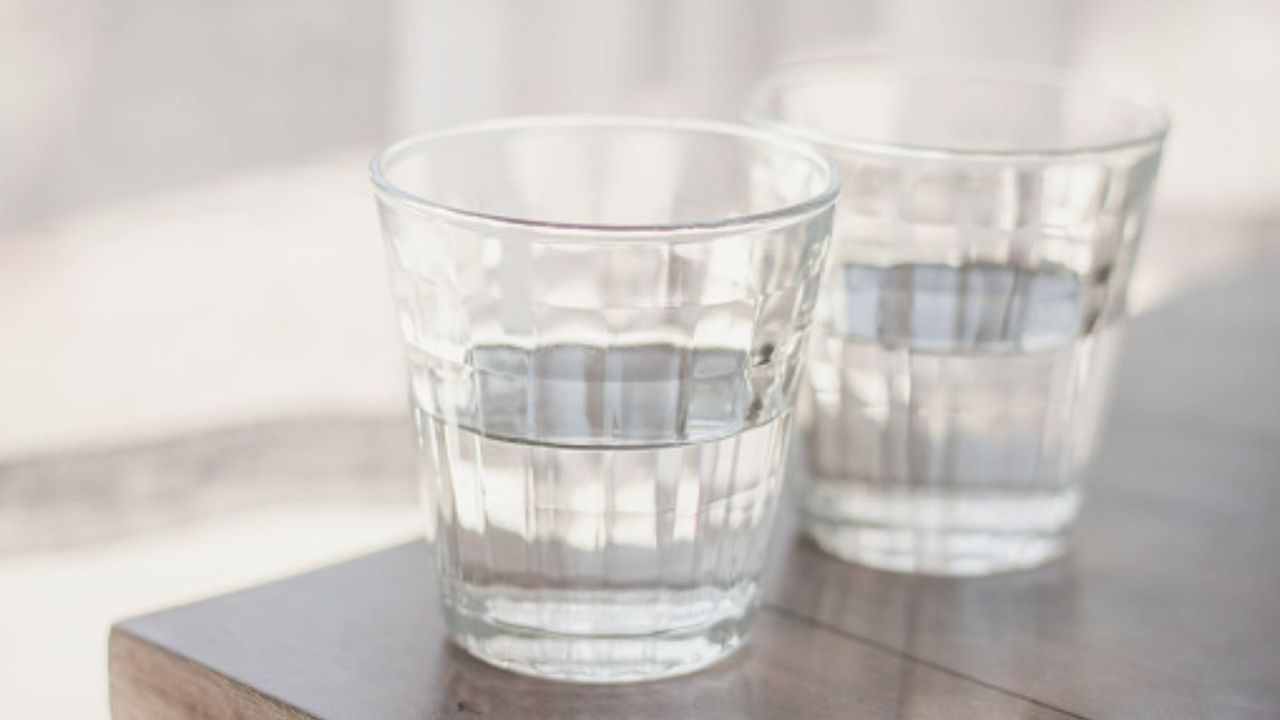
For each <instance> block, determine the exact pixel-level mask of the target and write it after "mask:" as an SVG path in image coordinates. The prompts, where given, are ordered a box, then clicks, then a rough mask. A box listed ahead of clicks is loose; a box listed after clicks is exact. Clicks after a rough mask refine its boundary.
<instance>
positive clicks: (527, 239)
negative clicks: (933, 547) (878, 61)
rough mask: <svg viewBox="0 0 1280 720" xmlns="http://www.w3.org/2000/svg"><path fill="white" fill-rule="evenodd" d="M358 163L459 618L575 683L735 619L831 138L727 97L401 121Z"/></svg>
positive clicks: (446, 598) (665, 655)
mask: <svg viewBox="0 0 1280 720" xmlns="http://www.w3.org/2000/svg"><path fill="white" fill-rule="evenodd" d="M372 175H373V181H374V183H375V185H376V191H377V197H378V203H379V208H380V213H381V220H382V228H383V234H384V237H385V240H386V246H387V252H388V255H389V259H390V267H391V273H390V274H391V280H392V285H393V290H394V294H395V297H396V300H397V305H398V309H399V317H400V326H401V329H402V331H403V335H404V340H405V345H406V348H407V353H408V359H409V365H410V372H411V381H412V402H413V410H414V413H415V418H416V425H417V431H418V439H419V446H420V449H421V459H422V486H423V490H424V497H425V500H426V506H427V514H428V516H429V518H430V522H429V523H428V524H429V529H428V535H429V538H430V539H431V540H432V541H433V542H434V545H435V558H436V564H437V571H438V576H439V581H440V582H439V584H440V593H441V596H442V600H443V607H444V612H445V615H446V621H447V624H448V628H449V632H450V634H451V636H452V638H453V639H454V641H456V642H457V643H458V644H460V645H461V646H462V647H464V648H466V649H467V650H469V651H470V652H471V653H473V654H474V655H476V656H478V657H480V658H481V659H483V660H486V661H488V662H490V663H492V664H494V665H498V666H501V667H505V668H508V669H511V670H515V671H518V672H524V673H528V674H533V675H539V676H544V677H551V678H560V679H567V680H575V681H583V682H618V681H630V680H642V679H648V678H655V677H661V676H668V675H674V674H679V673H684V672H688V671H692V670H694V669H696V668H698V667H701V666H704V665H706V664H708V663H711V662H713V661H714V660H716V659H717V658H719V657H722V656H723V655H725V654H727V653H728V652H730V651H732V650H733V649H734V648H735V647H737V646H738V645H740V644H741V643H742V642H743V640H744V638H745V636H746V633H747V629H748V626H749V624H750V620H751V615H752V611H753V608H754V606H755V604H756V601H757V595H758V588H757V576H758V573H759V571H760V566H761V563H762V560H763V558H764V547H763V546H764V545H765V544H766V541H767V540H768V537H769V533H770V527H771V525H772V519H773V516H774V509H775V505H776V499H777V496H778V489H779V484H780V483H781V481H782V472H783V464H784V463H783V460H784V451H785V449H786V446H787V442H788V436H789V428H790V426H791V417H792V407H793V404H794V399H795V396H796V393H797V387H798V380H799V378H800V373H801V367H802V360H803V358H804V347H805V340H806V334H807V328H808V327H809V325H810V318H811V315H812V311H813V306H814V303H815V300H816V297H817V291H818V283H819V280H820V277H821V272H822V268H823V263H824V260H825V256H826V252H827V247H828V245H829V241H830V234H831V217H832V212H833V208H834V201H835V198H836V195H837V192H838V181H837V178H836V175H835V172H834V168H833V167H832V165H831V164H830V163H829V162H828V161H827V160H825V159H824V158H822V157H821V156H820V155H818V154H817V153H816V152H815V151H813V150H812V149H810V148H809V147H808V146H807V145H805V144H803V143H797V142H795V141H791V140H786V139H782V138H778V137H773V136H771V135H769V134H767V133H762V132H760V131H757V130H752V129H749V128H739V127H736V126H733V125H727V124H719V123H712V122H698V121H684V120H660V119H625V118H612V117H539V118H514V119H509V120H501V121H496V122H485V123H480V124H473V125H468V126H464V127H459V128H455V129H450V130H445V131H441V132H435V133H432V134H429V135H424V136H421V137H416V138H413V139H410V140H406V141H404V142H401V143H399V144H397V145H393V146H392V147H390V148H388V149H387V150H385V151H384V152H383V153H382V154H380V155H379V156H378V157H377V158H376V159H375V160H374V163H373V167H372Z"/></svg>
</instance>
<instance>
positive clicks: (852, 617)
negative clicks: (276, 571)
mask: <svg viewBox="0 0 1280 720" xmlns="http://www.w3.org/2000/svg"><path fill="white" fill-rule="evenodd" d="M1117 388H1118V393H1117V406H1116V409H1115V413H1114V420H1113V423H1112V426H1111V429H1110V430H1109V431H1108V433H1107V436H1106V441H1105V442H1104V444H1103V448H1102V450H1101V453H1100V457H1099V462H1098V463H1097V469H1096V471H1095V475H1096V477H1094V478H1092V480H1091V482H1092V491H1091V492H1092V494H1091V497H1090V499H1089V501H1088V503H1087V504H1086V508H1085V510H1084V512H1083V514H1082V516H1081V518H1080V522H1079V527H1078V533H1077V537H1076V541H1075V544H1074V547H1073V550H1072V551H1071V553H1070V554H1068V555H1067V556H1066V557H1065V558H1063V559H1061V560H1059V561H1057V562H1055V563H1052V564H1050V565H1048V566H1046V567H1044V568H1041V569H1039V570H1036V571H1033V572H1027V573H1021V574H1010V575H1004V576H1000V577H994V578H987V579H978V580H944V579H932V578H913V577H907V576H899V575H892V574H887V573H881V572H876V571H872V570H867V569H862V568H858V567H853V566H850V565H846V564H843V563H840V562H837V561H835V560H833V559H831V558H829V557H827V556H825V555H823V554H822V553H821V552H819V551H818V550H817V549H815V548H814V547H813V546H812V545H811V544H809V543H808V542H806V541H804V540H801V539H798V538H797V537H796V536H795V533H794V529H793V528H794V525H795V522H794V518H792V517H791V516H789V515H787V516H785V517H784V519H783V528H782V531H781V533H780V534H779V537H778V538H777V542H776V543H775V544H774V554H775V557H774V558H773V561H772V563H771V571H770V575H769V577H768V578H767V583H766V587H767V591H766V604H765V607H764V608H763V610H762V612H761V614H760V616H759V619H758V622H757V634H756V636H755V637H754V639H753V641H752V643H751V644H750V645H749V646H748V647H747V649H746V650H745V651H743V652H741V653H739V654H738V655H736V656H735V657H733V658H731V659H730V660H728V661H727V662H725V663H723V664H721V665H718V666H716V667H713V668H711V669H709V670H706V671H703V672H701V673H697V674H695V675H692V676H689V677H686V678H682V679H675V680H668V681H662V682H657V683H651V684H646V685H635V686H616V687H578V686H571V685H564V684H556V683H548V682H542V681H537V680H533V679H529V678H525V677H520V676H516V675H511V674H508V673H505V672H502V671H499V670H495V669H492V668H490V667H488V666H486V665H483V664H482V663H480V662H478V661H476V660H473V659H471V658H470V657H468V656H467V655H466V654H464V653H463V652H461V651H459V650H457V649H455V648H453V647H452V646H450V645H449V644H447V643H446V642H445V640H444V634H443V628H442V627H441V622H440V619H439V615H438V606H437V600H436V597H435V588H434V586H433V580H432V577H431V563H430V561H429V557H428V554H429V549H428V548H427V547H426V546H425V545H424V544H422V543H420V542H413V543H409V544H406V545H404V546H401V547H396V548H392V549H390V550H386V551H384V552H380V553H376V554H374V555H371V556H368V557H365V558H361V559H358V560H355V561H352V562H348V563H344V564H341V565H337V566H334V567H331V568H327V569H323V570H320V571H318V572H314V573H311V574H307V575H303V576H301V577H296V578H290V579H286V580H282V581H280V582H276V583H273V584H270V585H266V586H263V587H258V588H254V589H251V590H247V591H244V592H240V593H236V594H232V595H228V596H224V597H219V598H214V599H212V600H208V601H205V602H201V603H197V604H194V605H190V606H186V607H181V608H177V609H174V610H169V611H166V612H161V613H156V614H153V615H148V616H145V617H140V618H135V619H131V620H127V621H124V622H122V623H120V624H119V625H117V626H116V627H115V629H114V630H113V632H112V635H111V643H110V654H111V658H110V660H111V694H112V707H113V711H114V714H115V717H116V718H117V720H131V719H133V718H324V719H325V720H338V719H339V718H343V719H347V718H349V719H352V720H357V719H386V720H410V719H413V720H423V719H426V718H473V717H475V718H479V717H494V718H530V719H535V718H599V717H614V718H683V717H698V718H825V717H832V718H1123V719H1126V720H1132V719H1139V718H1214V719H1222V718H1278V717H1280V272H1277V270H1276V269H1275V268H1268V269H1267V270H1266V271H1260V272H1257V273H1255V274H1253V275H1251V276H1250V277H1248V278H1244V279H1241V280H1239V281H1237V282H1235V283H1232V284H1229V285H1226V286H1221V287H1217V288H1213V289H1209V290H1205V291H1200V292H1197V293H1195V294H1194V295H1192V296H1188V297H1186V298H1184V299H1182V300H1180V301H1178V302H1177V303H1175V304H1174V305H1171V306H1169V307H1167V308H1164V309H1161V310H1159V311H1157V312H1154V313H1152V314H1150V315H1148V316H1146V317H1143V318H1140V319H1138V320H1136V321H1134V322H1133V323H1132V326H1131V330H1130V334H1129V342H1128V345H1127V348H1126V353H1125V356H1124V360H1123V361H1122V366H1121V370H1120V375H1119V380H1118V383H1117Z"/></svg>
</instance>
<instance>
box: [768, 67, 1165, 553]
mask: <svg viewBox="0 0 1280 720" xmlns="http://www.w3.org/2000/svg"><path fill="white" fill-rule="evenodd" d="M748 113H749V115H750V117H751V119H752V120H753V121H754V122H755V123H758V124H761V125H764V126H768V127H771V128H773V129H775V130H778V131H781V132H783V133H787V134H791V135H795V136H800V137H804V138H807V139H809V140H811V141H813V142H815V143H816V144H817V145H818V146H819V148H820V149H821V150H822V151H823V152H824V153H826V154H827V155H829V156H830V157H832V158H833V159H834V161H835V162H836V164H837V166H838V167H839V169H840V173H841V176H842V177H843V179H844V192H843V195H842V197H841V200H840V202H839V205H838V209H837V212H836V241H835V246H834V247H833V250H832V260H831V264H830V273H829V276H828V278H827V280H826V283H825V285H824V288H823V292H822V298H821V300H820V302H819V309H818V315H819V320H818V322H817V326H816V328H815V332H814V337H813V340H812V342H811V344H810V346H811V363H810V366H809V381H808V383H807V386H806V390H805V391H804V393H803V395H804V397H803V398H802V401H801V406H802V425H803V427H804V431H805V434H806V437H807V443H806V448H807V457H808V462H809V473H808V475H809V481H808V485H807V488H806V490H805V492H804V507H805V509H806V515H807V527H808V530H809V533H810V534H811V535H812V536H813V538H814V539H815V540H816V541H817V542H818V544H819V545H821V546H822V547H823V548H825V549H826V550H828V551H829V552H831V553H833V554H835V555H837V556H840V557H842V558H845V559H848V560H853V561H857V562H861V563H865V564H869V565H873V566H876V567H881V568H886V569H892V570H900V571H907V572H921V573H930V574H942V575H980V574H987V573H992V572H999V571H1003V570H1009V569H1015V568H1023V567H1031V566H1034V565H1037V564H1040V563H1042V562H1044V561H1046V560H1048V559H1050V558H1052V557H1055V556H1056V555H1058V554H1059V553H1060V552H1062V550H1063V547H1064V536H1065V533H1066V531H1067V530H1068V528H1069V527H1070V525H1071V521H1072V519H1073V518H1074V517H1075V515H1076V513H1077V510H1078V509H1079V507H1080V503H1081V498H1082V495H1081V486H1080V478H1081V476H1082V470H1083V468H1084V467H1085V466H1086V465H1087V463H1088V461H1089V459H1090V457H1091V455H1092V451H1093V448H1094V445H1095V444H1096V441H1097V439H1098V437H1099V435H1100V434H1101V432H1102V427H1103V421H1104V419H1105V413H1104V409H1105V406H1106V403H1105V401H1106V398H1107V394H1108V379H1109V376H1110V373H1111V366H1112V360H1113V358H1114V356H1115V350H1116V348H1115V346H1116V343H1117V335H1118V330H1119V328H1118V326H1117V323H1118V321H1119V320H1120V319H1121V318H1122V317H1123V316H1124V314H1125V292H1126V287H1127V284H1128V280H1129V276H1130V272H1131V270H1132V268H1133V263H1134V257H1135V252H1136V250H1137V247H1138V240H1139V236H1140V234H1141V232H1142V225H1143V218H1144V215H1145V212H1146V209H1147V205H1148V201H1149V199H1150V196H1151V190H1152V184H1153V181H1154V179H1155V176H1156V169H1157V166H1158V163H1159V157H1160V149H1161V143H1162V140H1163V136H1164V132H1165V128H1166V122H1165V118H1164V115H1163V113H1161V112H1160V111H1159V110H1157V109H1154V108H1152V107H1150V106H1148V105H1145V104H1142V103H1139V102H1136V101H1131V100H1127V99H1124V98H1122V97H1118V96H1114V95H1109V94H1106V93H1102V92H1096V91H1090V90H1081V89H1077V88H1076V86H1074V85H1072V84H1071V83H1069V82H1066V81H1064V80H1061V79H1059V78H1056V77H1053V76H1051V75H1049V76H1047V75H1045V74H1044V73H1040V72H1030V71H1009V70H992V69H990V68H985V69H965V68H955V67H951V66H948V65H946V64H945V63H942V62H940V61H918V62H915V63H908V64H902V63H895V64H890V63H887V62H883V61H875V60H869V59H844V60H833V61H824V62H816V63H808V64H800V65H795V66H791V67H789V68H784V69H782V70H780V71H778V72H777V73H775V74H774V75H772V76H770V77H769V78H766V79H765V80H764V81H762V83H761V84H760V85H759V87H758V88H757V90H756V91H755V93H754V94H753V96H752V100H751V103H750V105H749V110H748Z"/></svg>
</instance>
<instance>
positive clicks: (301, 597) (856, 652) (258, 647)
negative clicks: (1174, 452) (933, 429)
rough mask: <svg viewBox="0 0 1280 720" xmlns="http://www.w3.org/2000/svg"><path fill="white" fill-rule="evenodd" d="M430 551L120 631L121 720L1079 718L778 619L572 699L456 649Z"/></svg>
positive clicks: (399, 553)
mask: <svg viewBox="0 0 1280 720" xmlns="http://www.w3.org/2000/svg"><path fill="white" fill-rule="evenodd" d="M433 583H434V581H433V579H432V577H431V561H430V556H429V550H428V548H427V546H426V545H425V544H424V543H420V542H417V543H412V544H409V545H405V546H402V547H398V548H394V549H391V550H387V551H384V552H381V553H378V554H375V555H372V556H369V557H366V558H362V559H359V560H355V561H352V562H349V563H345V564H342V565H338V566H335V567H331V568H327V569H324V570H320V571H318V572H315V573H311V574H308V575H303V576H300V577H297V578H292V579H289V580H285V581H282V582H279V583H274V584H271V585H267V586H264V587H260V588H256V589H252V590H248V591H245V592H241V593H236V594H233V595H228V596H225V597H221V598H216V599H213V600H209V601H206V602H203V603H199V604H196V605H191V606H187V607H183V608H179V609H176V610H171V611H168V612H163V613H158V614H155V615H149V616H146V617H142V618H137V619H134V620H129V621H127V622H124V623H121V624H120V625H118V626H117V627H116V628H115V630H114V631H113V633H112V637H111V653H110V657H111V697H112V714H113V717H114V718H115V719H116V720H135V719H142V718H146V719H151V718H209V719H211V720H212V719H221V718H271V719H273V720H274V719H277V718H280V719H283V718H289V719H290V720H292V719H293V718H297V717H308V718H324V719H325V720H346V719H350V720H363V719H366V718H381V719H386V720H400V719H402V718H403V719H404V720H422V719H424V718H478V717H490V718H528V719H536V718H566V719H567V718H602V717H604V718H613V717H616V718H654V719H655V720H658V719H662V720H666V719H668V718H681V717H698V718H726V719H728V718H837V717H855V718H919V719H921V720H924V719H926V718H950V717H975V718H993V719H995V720H999V719H1001V718H1010V719H1013V718H1045V719H1050V718H1066V717H1070V716H1068V715H1064V714H1061V713H1057V712H1054V711H1053V710H1051V709H1049V708H1046V707H1043V706H1041V705H1039V704H1037V703H1034V702H1031V701H1028V700H1025V699H1023V698H1019V697H1016V696H1013V695H1011V694H1009V693H1005V692H1002V691H1000V690H997V689H994V688H990V687H985V686H983V685H981V684H979V683H975V682H972V681H970V680H967V679H965V678H962V677H958V676H957V675H955V674H954V673H951V672H948V671H945V670H942V669H939V668H936V667H932V666H930V665H929V664H927V663H921V662H917V661H913V660H910V659H906V658H903V657H902V656H900V655H899V654H897V653H895V652H891V651H888V650H885V649H882V648H877V647H874V646H872V645H869V644H867V643H864V642H859V641H857V640H852V639H849V638H847V637H843V636H842V635H840V634H839V633H835V632H831V631H829V630H826V629H824V628H821V627H818V626H816V625H814V624H813V623H810V622H808V621H805V620H803V619H797V618H793V617H790V616H788V615H786V614H783V613H780V612H774V611H769V610H765V611H764V612H762V613H761V616H760V618H759V619H758V621H757V625H756V636H755V637H754V638H753V642H752V643H751V644H750V645H749V646H748V647H747V648H746V649H745V650H743V651H742V652H740V653H738V654H737V655H736V656H734V657H732V658H730V659H728V660H727V661H725V662H723V663H721V664H720V665H718V666H716V667H714V668H711V669H709V670H705V671H703V672H700V673H697V674H695V675H692V676H688V677H685V678H681V679H676V680H668V681H663V682H657V683H649V684H644V685H629V686H627V685H623V686H613V687H599V686H574V685H568V684H562V683H551V682H544V681H539V680H534V679H532V678H526V677H521V676H518V675H512V674H510V673H507V672H503V671H501V670H496V669H493V668H490V667H489V666H487V665H484V664H482V663H480V662H479V661H477V660H474V659H472V658H471V657H470V656H468V655H467V654H466V653H464V652H462V651H460V650H458V649H456V648H454V647H453V646H452V645H449V644H448V643H446V642H445V640H444V635H443V628H442V627H441V621H440V619H439V612H438V607H437V600H436V597H435V589H434V586H433Z"/></svg>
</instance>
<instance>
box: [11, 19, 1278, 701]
mask: <svg viewBox="0 0 1280 720" xmlns="http://www.w3.org/2000/svg"><path fill="white" fill-rule="evenodd" d="M1277 38H1280V4H1277V3H1274V2H1271V1H1270V0H1214V1H1213V2H1209V0H1185V1H1183V2H1177V3H1171V2H1164V1H1159V0H1109V1H1106V2H1104V1H1102V0H1077V1H1070V0H1057V1H1055V0H970V1H969V2H965V3H956V2H948V1H946V0H937V1H932V0H603V1H602V0H541V1H540V2H536V3H533V2H521V1H520V0H472V1H471V2H465V3H464V2H448V1H446V0H363V1H361V2H356V0H312V1H311V2H299V1H297V0H277V1H275V2H266V3H262V2H248V1H247V0H227V1H226V2H219V3H207V2H197V1H196V0H172V1H171V2H167V3H154V2H141V1H139V0H113V1H112V2H106V1H105V0H0V158H2V162H0V716H3V717H13V718H45V717H48V718H70V717H76V718H105V717H107V715H108V711H107V687H106V644H105V642H106V636H107V630H108V628H109V625H110V623H111V622H112V621H113V620H115V619H118V618H121V617H124V616H128V615H131V614H136V613H138V612H143V611H146V610H150V609H154V608H157V607H161V606H165V605H168V604H172V603H175V602H179V601H183V600H188V599H192V598H195V597H199V596H202V595H207V594H210V593H214V592H221V591H225V590H228V589H231V588H234V587H238V586H243V585H247V584H251V583H253V582H257V581H261V580H263V579H266V578H271V577H276V576H279V575H281V574H283V573H286V572H291V571H295V570H299V569H303V568H306V567H310V566H314V565H316V564H320V563H324V562H328V561H331V560H333V559H337V558H341V557H345V556H350V555H355V554H358V553H361V552H363V551H365V550H367V549H369V548H372V547H375V546H380V545H386V544H389V543H392V542H395V541H397V540H400V539H404V538H408V537H410V536H412V535H413V534H414V533H415V532H417V528H418V525H419V518H418V514H417V508H416V501H415V497H414V495H415V489H414V481H413V470H412V451H411V448H412V444H411V440H410V432H409V425H408V419H407V417H408V416H407V410H406V406H407V403H406V401H405V399H404V398H405V387H404V386H405V382H404V377H403V369H402V366H401V361H400V356H399V346H398V345H397V342H398V339H397V338H396V336H395V327H394V324H393V315H392V311H391V306H390V299H389V294H388V292H387V290H386V287H385V285H386V277H385V271H384V268H383V259H382V248H381V244H380V240H379V238H378V229H377V223H376V218H375V215H374V209H373V202H372V199H371V197H370V192H369V188H368V183H367V179H366V164H367V161H368V159H369V158H370V157H371V156H372V154H373V153H374V152H375V150H376V149H377V148H378V147H379V146H380V145H382V144H384V143H386V142H388V141H389V140H391V139H393V138H396V137H398V136H402V135H405V134H408V133H411V132H415V131H419V130H423V129H427V128H431V127H435V126H439V125H442V124H448V123H453V122H457V121H462V120H468V119H475V118H482V117H489V116H494V115H503V114H511V113H525V112H563V111H610V112H624V111H625V112H639V113H646V114H679V115H703V116H715V117H723V118H734V117H735V116H736V115H737V108H738V105H739V102H740V99H741V98H742V96H743V94H744V92H745V90H746V88H747V87H748V86H749V85H750V83H751V82H752V80H753V79H754V78H755V77H757V76H758V75H759V74H760V73H762V72H763V71H764V70H765V69H767V68H768V67H770V66H771V65H773V64H776V63H778V62H781V61H785V60H788V59H796V58H803V57H808V56H813V55H827V54H832V53H837V52H869V51H870V52H881V53H890V54H897V53H901V54H930V55H938V54H943V55H954V56H960V57H965V58H972V59H981V60H993V61H1001V62H1003V61H1007V62H1011V63H1034V64H1039V65H1053V66H1062V67H1067V68H1071V69H1073V70H1074V71H1077V72H1078V73H1079V74H1081V75H1082V76H1085V77H1090V78H1096V79H1099V80H1101V81H1103V82H1105V83H1107V84H1111V85H1119V86H1128V87H1134V88H1138V89H1141V90H1143V91H1145V92H1146V93H1147V94H1149V95H1151V96H1153V97H1156V98H1159V99H1160V100H1162V101H1163V102H1164V103H1165V104H1166V105H1167V106H1168V108H1169V109H1170V111H1171V113H1172V116H1173V118H1174V127H1173V132H1172V134H1171V136H1170V138H1169V142H1168V144H1167V146H1166V152H1165V163H1164V167H1163V170H1162V175H1161V178H1160V182H1159V187H1158V190H1157V193H1156V203H1155V209H1154V211H1153V217H1152V219H1151V222H1150V224H1149V226H1148V231H1147V234H1146V240H1145V243H1146V244H1145V246H1144V249H1143V252H1142V255H1141V259H1140V262H1139V269H1138V272H1137V276H1136V278H1135V281H1134V282H1135V284H1134V288H1133V296H1132V305H1133V307H1134V309H1135V312H1139V313H1141V312H1147V311H1150V310H1151V309H1153V308H1156V307H1158V306H1159V305H1160V304H1162V303H1165V302H1168V301H1169V300H1171V299H1174V298H1176V297H1177V296H1178V295H1179V294H1181V293H1184V292H1186V291H1187V290H1189V289H1191V288H1194V287H1196V286H1198V285H1202V284H1205V283H1210V282H1214V281H1215V280H1219V279H1223V278H1226V277H1229V276H1230V275H1231V274H1232V273H1233V272H1237V271H1241V270H1242V269H1244V268H1246V267H1248V266H1251V265H1256V264H1257V263H1259V262H1260V261H1262V260H1264V259H1265V258H1267V257H1277V256H1280V233H1278V232H1277V230H1280V162H1277V160H1278V159H1280V132H1277V131H1276V128H1277V127H1280V100H1278V99H1277V96H1276V93H1275V90H1276V88H1278V87H1280V52H1277V51H1276V49H1275V42H1276V40H1277Z"/></svg>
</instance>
